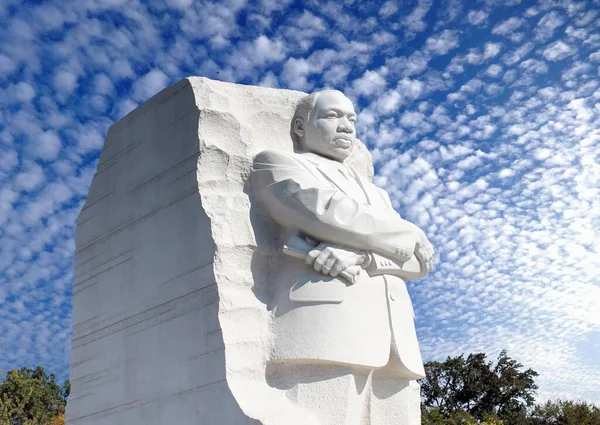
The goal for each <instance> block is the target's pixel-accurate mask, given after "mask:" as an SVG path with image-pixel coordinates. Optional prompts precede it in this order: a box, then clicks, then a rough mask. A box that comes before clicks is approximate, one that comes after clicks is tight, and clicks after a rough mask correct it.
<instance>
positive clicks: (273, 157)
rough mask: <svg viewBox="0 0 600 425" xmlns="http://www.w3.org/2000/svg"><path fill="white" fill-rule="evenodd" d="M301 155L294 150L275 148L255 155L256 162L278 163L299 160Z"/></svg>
mask: <svg viewBox="0 0 600 425" xmlns="http://www.w3.org/2000/svg"><path fill="white" fill-rule="evenodd" d="M299 156H300V155H298V154H296V153H293V152H291V153H290V152H284V151H278V150H274V149H267V150H264V151H262V152H260V153H259V154H257V155H256V156H255V157H254V163H255V164H257V163H266V164H278V163H286V162H289V161H298V157H299Z"/></svg>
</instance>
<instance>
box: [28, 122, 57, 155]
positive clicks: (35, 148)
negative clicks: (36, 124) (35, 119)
mask: <svg viewBox="0 0 600 425" xmlns="http://www.w3.org/2000/svg"><path fill="white" fill-rule="evenodd" d="M61 147H62V142H61V141H60V138H59V137H58V136H57V134H56V133H55V132H54V131H52V130H48V131H46V132H44V133H41V134H39V135H37V136H36V137H34V138H33V140H31V142H30V144H29V145H28V151H29V154H30V155H31V156H32V158H40V159H43V160H45V161H52V160H54V159H55V158H56V157H57V156H58V154H59V153H60V150H61Z"/></svg>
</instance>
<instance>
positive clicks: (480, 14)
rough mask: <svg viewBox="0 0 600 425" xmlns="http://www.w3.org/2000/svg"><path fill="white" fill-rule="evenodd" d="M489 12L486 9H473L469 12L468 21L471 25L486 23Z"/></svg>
mask: <svg viewBox="0 0 600 425" xmlns="http://www.w3.org/2000/svg"><path fill="white" fill-rule="evenodd" d="M488 16H489V13H488V12H486V11H485V10H471V11H470V12H469V13H468V14H467V21H468V22H469V23H470V24H471V25H485V24H486V23H487V19H488Z"/></svg>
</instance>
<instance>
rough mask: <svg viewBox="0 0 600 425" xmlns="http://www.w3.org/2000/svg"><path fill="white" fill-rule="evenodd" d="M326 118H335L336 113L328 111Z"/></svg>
mask: <svg viewBox="0 0 600 425" xmlns="http://www.w3.org/2000/svg"><path fill="white" fill-rule="evenodd" d="M325 117H326V118H337V113H336V112H335V111H329V112H327V114H325Z"/></svg>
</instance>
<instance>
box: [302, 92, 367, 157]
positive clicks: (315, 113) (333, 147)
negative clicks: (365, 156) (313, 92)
mask: <svg viewBox="0 0 600 425" xmlns="http://www.w3.org/2000/svg"><path fill="white" fill-rule="evenodd" d="M355 122H356V112H354V106H353V105H352V102H351V101H350V99H348V98H347V97H346V96H344V95H343V94H342V93H340V92H327V93H321V94H320V95H318V96H317V101H316V102H315V106H314V108H313V110H312V112H311V113H310V116H309V117H308V122H306V123H305V124H304V141H303V146H302V147H303V149H304V150H306V151H309V152H314V153H316V154H319V155H323V156H325V157H327V158H330V159H334V160H336V161H339V162H342V161H344V160H345V159H346V158H348V156H349V155H350V153H351V152H352V149H353V148H354V143H355V140H356V130H355V127H354V125H355Z"/></svg>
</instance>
